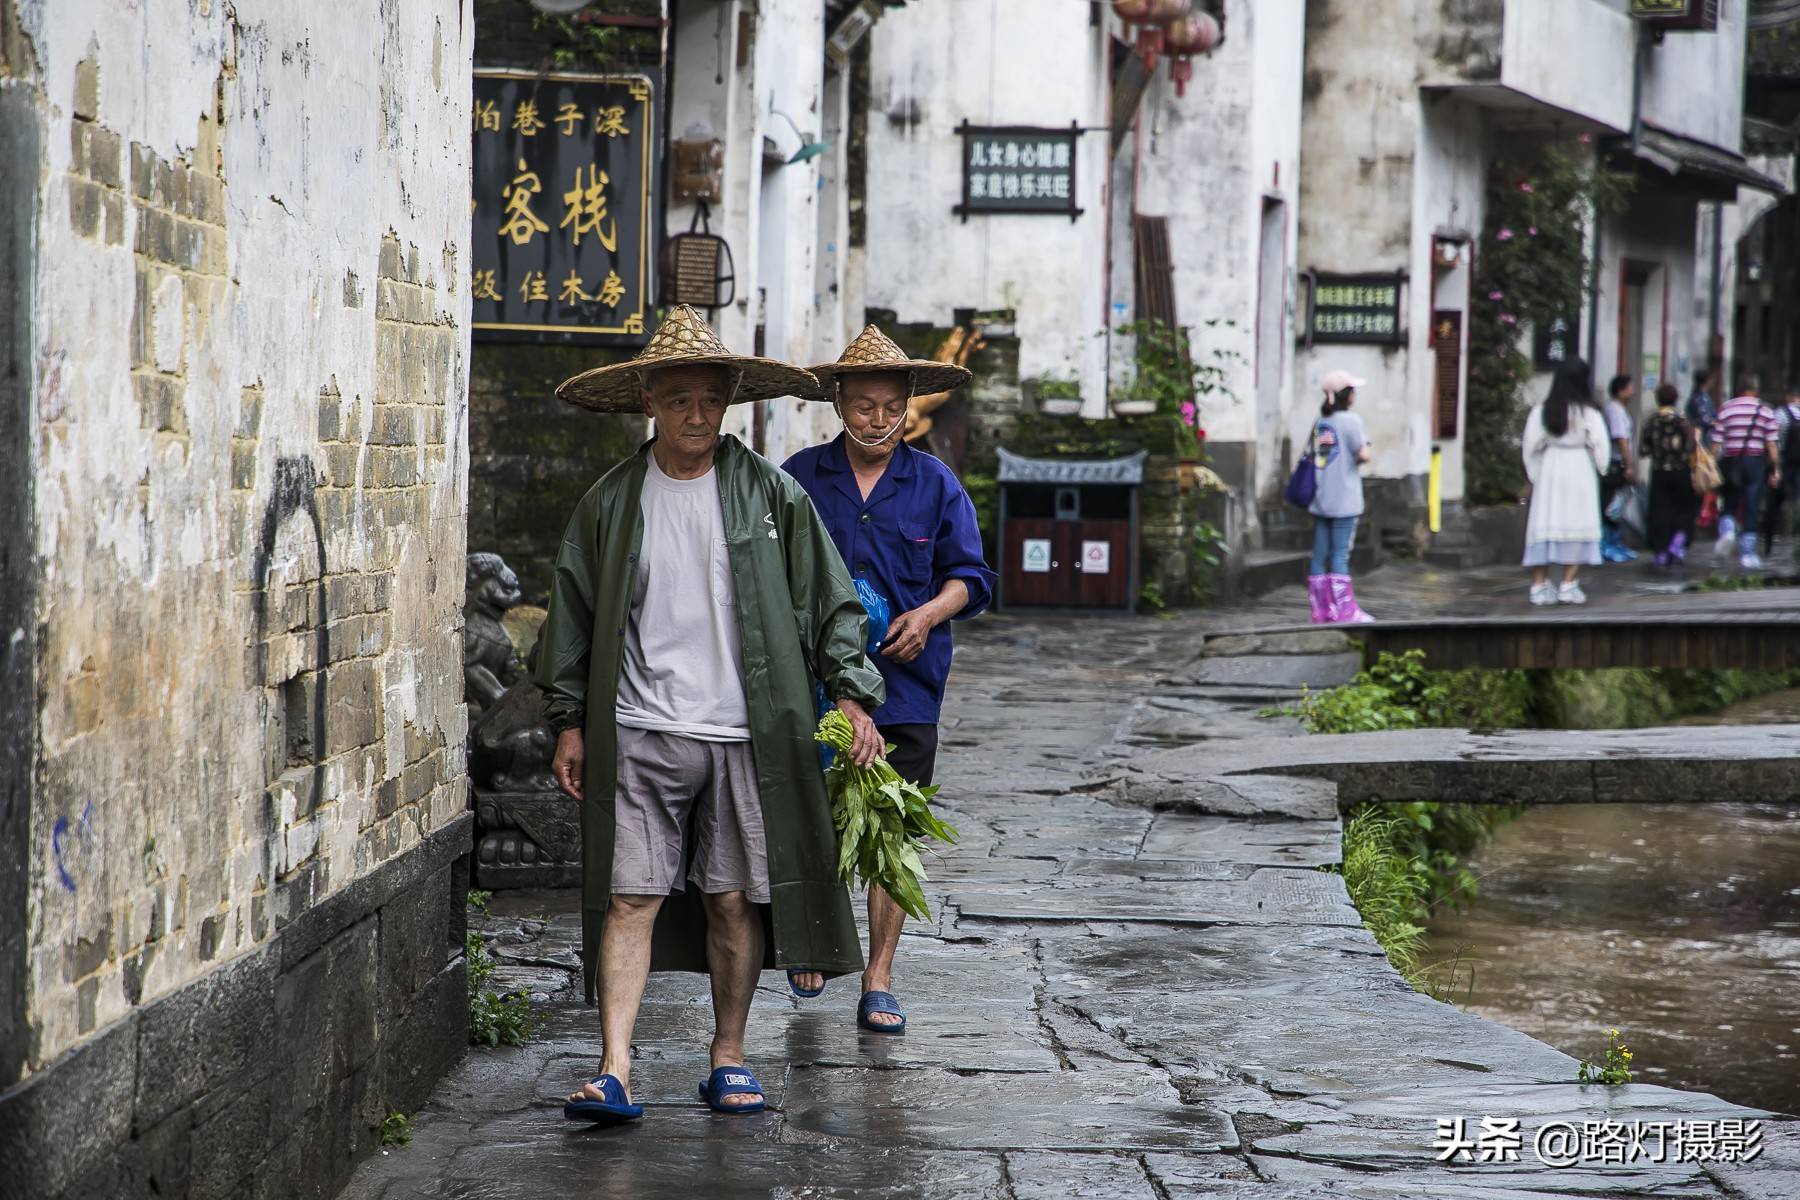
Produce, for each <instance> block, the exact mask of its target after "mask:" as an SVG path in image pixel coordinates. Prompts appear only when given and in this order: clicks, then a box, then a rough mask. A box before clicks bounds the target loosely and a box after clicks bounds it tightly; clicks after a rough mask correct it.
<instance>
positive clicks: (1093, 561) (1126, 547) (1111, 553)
mask: <svg viewBox="0 0 1800 1200" xmlns="http://www.w3.org/2000/svg"><path fill="white" fill-rule="evenodd" d="M1067 524H1068V526H1069V531H1070V542H1071V545H1070V554H1071V557H1073V558H1074V560H1075V564H1076V574H1075V576H1074V584H1075V599H1074V603H1075V604H1076V605H1077V606H1079V607H1081V608H1130V607H1131V522H1130V521H1073V522H1068V523H1067Z"/></svg>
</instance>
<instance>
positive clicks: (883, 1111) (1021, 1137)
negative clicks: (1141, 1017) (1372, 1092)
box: [785, 1067, 1237, 1153]
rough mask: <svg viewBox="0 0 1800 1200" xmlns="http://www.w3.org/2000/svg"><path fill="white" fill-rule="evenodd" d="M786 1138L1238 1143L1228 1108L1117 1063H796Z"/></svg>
mask: <svg viewBox="0 0 1800 1200" xmlns="http://www.w3.org/2000/svg"><path fill="white" fill-rule="evenodd" d="M785 1116H786V1129H787V1131H788V1132H787V1135H786V1136H788V1137H789V1138H805V1137H817V1138H826V1139H838V1138H845V1139H850V1140H853V1141H859V1142H860V1141H883V1142H888V1143H891V1144H900V1145H908V1146H918V1147H948V1148H952V1149H993V1150H1008V1149H1030V1150H1136V1151H1144V1150H1188V1151H1196V1152H1201V1153H1210V1152H1215V1151H1218V1150H1223V1149H1234V1148H1236V1145H1237V1134H1236V1131H1235V1130H1234V1129H1233V1127H1232V1124H1231V1121H1230V1118H1229V1117H1227V1116H1226V1115H1225V1114H1224V1113H1222V1112H1219V1111H1217V1110H1214V1109H1210V1108H1207V1107H1205V1106H1201V1105H1189V1104H1184V1103H1183V1102H1182V1100H1181V1098H1180V1096H1179V1094H1178V1093H1177V1092H1176V1091H1175V1089H1174V1088H1173V1087H1172V1086H1171V1085H1170V1084H1169V1083H1168V1082H1167V1080H1166V1079H1165V1078H1163V1077H1162V1076H1161V1075H1160V1073H1151V1072H1144V1071H1138V1070H1130V1069H1128V1068H1124V1067H1115V1068H1113V1069H1110V1070H1106V1071H1094V1070H1080V1071H1058V1072H1055V1073H1052V1074H1041V1075H1030V1076H1026V1077H1024V1078H1018V1077H1012V1076H1005V1075H974V1076H968V1075H957V1074H951V1073H946V1072H941V1071H870V1070H862V1071H844V1070H817V1069H812V1070H799V1071H796V1072H795V1073H794V1080H793V1083H792V1086H791V1088H790V1090H789V1092H788V1103H787V1110H786V1113H785Z"/></svg>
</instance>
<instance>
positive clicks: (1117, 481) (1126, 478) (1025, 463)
mask: <svg viewBox="0 0 1800 1200" xmlns="http://www.w3.org/2000/svg"><path fill="white" fill-rule="evenodd" d="M999 453H1000V482H1001V483H1060V484H1074V485H1077V486H1079V485H1081V484H1085V483H1093V484H1111V485H1115V486H1116V485H1125V486H1136V485H1138V484H1141V483H1143V482H1144V459H1145V458H1146V457H1148V452H1147V451H1143V450H1139V451H1138V452H1137V453H1136V454H1128V455H1126V456H1125V457H1124V458H1105V459H1076V458H1026V457H1025V456H1024V455H1022V454H1014V453H1013V452H1012V451H1010V450H1005V449H1002V450H1001V451H1000V452H999Z"/></svg>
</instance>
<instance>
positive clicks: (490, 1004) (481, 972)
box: [463, 930, 532, 1046]
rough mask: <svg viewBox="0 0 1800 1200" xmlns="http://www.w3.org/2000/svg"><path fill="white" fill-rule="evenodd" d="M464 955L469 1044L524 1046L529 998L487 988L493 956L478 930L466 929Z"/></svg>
mask: <svg viewBox="0 0 1800 1200" xmlns="http://www.w3.org/2000/svg"><path fill="white" fill-rule="evenodd" d="M463 956H464V961H465V964H466V970H467V972H468V977H469V1043H470V1045H474V1046H523V1045H524V1044H525V1042H526V1039H527V1038H529V1037H530V1036H531V1025H532V1014H531V1001H530V999H529V998H527V997H526V996H524V995H521V994H519V993H516V992H515V993H509V994H507V995H500V994H499V993H497V992H491V991H489V990H488V989H487V981H488V979H489V978H490V977H491V976H492V975H493V973H494V959H493V956H492V955H490V954H489V953H488V950H487V943H486V942H485V941H484V940H483V939H482V936H481V935H480V934H479V933H476V932H475V931H474V930H470V931H469V935H468V939H467V941H466V942H465V943H464V948H463Z"/></svg>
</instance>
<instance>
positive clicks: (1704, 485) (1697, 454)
mask: <svg viewBox="0 0 1800 1200" xmlns="http://www.w3.org/2000/svg"><path fill="white" fill-rule="evenodd" d="M1688 461H1689V468H1688V479H1689V482H1691V483H1692V484H1693V485H1694V491H1696V492H1698V493H1699V494H1700V495H1702V496H1704V495H1706V494H1707V493H1708V492H1716V491H1718V490H1719V485H1720V484H1722V483H1724V482H1725V479H1724V477H1723V476H1722V475H1720V474H1719V460H1718V459H1716V458H1714V457H1713V454H1712V451H1710V450H1708V449H1707V448H1706V447H1705V446H1695V447H1694V454H1693V457H1692V458H1691V459H1689V460H1688Z"/></svg>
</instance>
